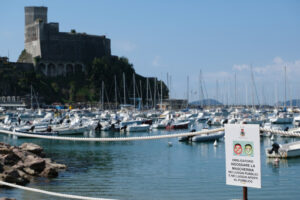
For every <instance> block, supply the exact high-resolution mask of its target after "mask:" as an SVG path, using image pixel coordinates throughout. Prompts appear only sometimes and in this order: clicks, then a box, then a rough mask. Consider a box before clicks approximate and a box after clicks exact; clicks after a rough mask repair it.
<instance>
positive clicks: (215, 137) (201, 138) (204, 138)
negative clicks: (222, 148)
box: [192, 131, 225, 142]
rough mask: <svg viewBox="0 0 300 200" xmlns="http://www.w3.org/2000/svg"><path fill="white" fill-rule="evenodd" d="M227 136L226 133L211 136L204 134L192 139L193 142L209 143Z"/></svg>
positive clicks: (221, 132)
mask: <svg viewBox="0 0 300 200" xmlns="http://www.w3.org/2000/svg"><path fill="white" fill-rule="evenodd" d="M224 135H225V132H224V131H220V132H217V133H211V134H202V135H196V136H194V137H192V141H193V142H209V141H215V140H219V139H221V138H223V137H224Z"/></svg>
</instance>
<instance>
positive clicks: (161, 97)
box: [160, 80, 163, 109]
mask: <svg viewBox="0 0 300 200" xmlns="http://www.w3.org/2000/svg"><path fill="white" fill-rule="evenodd" d="M162 99H163V95H162V80H160V109H162Z"/></svg>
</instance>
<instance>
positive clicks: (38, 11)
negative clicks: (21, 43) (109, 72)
mask: <svg viewBox="0 0 300 200" xmlns="http://www.w3.org/2000/svg"><path fill="white" fill-rule="evenodd" d="M110 46H111V45H110V39H108V38H106V37H105V36H97V35H87V34H85V33H76V32H73V33H66V32H59V24H58V23H47V8H46V7H25V50H26V52H27V53H29V54H30V55H32V61H31V62H32V63H34V62H35V61H34V58H35V57H38V60H39V64H38V68H40V69H42V71H43V72H44V73H45V74H46V75H49V76H52V75H53V76H55V75H61V74H67V73H68V72H75V73H76V72H79V71H80V72H81V71H82V70H84V69H85V67H84V66H85V65H86V64H88V63H90V62H92V61H93V59H94V58H96V57H98V58H101V57H103V56H111V47H110ZM79 66H80V67H79ZM79 68H80V70H79ZM53 70H55V72H54V71H53Z"/></svg>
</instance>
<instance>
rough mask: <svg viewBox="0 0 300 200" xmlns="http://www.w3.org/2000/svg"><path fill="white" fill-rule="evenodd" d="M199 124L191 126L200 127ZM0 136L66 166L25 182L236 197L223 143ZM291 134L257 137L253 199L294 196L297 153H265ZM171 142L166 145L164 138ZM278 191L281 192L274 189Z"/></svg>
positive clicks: (15, 193)
mask: <svg viewBox="0 0 300 200" xmlns="http://www.w3.org/2000/svg"><path fill="white" fill-rule="evenodd" d="M201 126H202V125H201V124H200V125H198V126H196V127H197V130H200V129H201ZM177 132H178V133H179V132H182V130H180V131H174V132H172V131H165V130H153V131H151V132H150V133H130V134H128V133H112V132H101V133H97V132H96V133H95V132H92V133H90V132H87V133H85V136H86V137H94V136H95V137H132V136H142V135H159V134H171V133H177ZM0 140H1V141H4V142H7V143H10V144H13V145H20V144H21V143H23V142H34V143H36V144H38V145H41V146H43V147H44V149H45V151H46V153H47V156H49V157H51V158H53V160H55V161H57V162H61V163H65V164H66V165H67V166H68V169H67V170H66V171H65V172H62V173H60V175H59V177H58V178H55V179H35V182H33V183H31V184H30V185H29V186H30V187H35V188H41V189H46V190H49V191H54V192H62V193H67V194H74V195H84V196H91V197H103V198H115V199H133V200H135V199H138V200H140V199H141V200H152V199H175V200H177V199H189V200H193V199H237V198H240V197H241V188H240V187H234V186H228V185H226V184H225V151H224V150H225V143H224V140H220V141H219V142H218V146H217V147H214V145H213V143H214V142H206V143H193V142H178V140H177V138H173V139H163V140H153V141H127V142H76V141H55V140H41V139H29V138H19V139H13V138H12V137H8V136H4V135H0ZM294 140H297V139H295V138H283V137H280V136H277V137H275V140H274V141H272V140H271V138H270V137H261V161H262V167H261V170H262V189H260V190H258V189H250V190H249V197H251V198H252V199H286V197H287V196H288V197H289V198H291V199H293V198H294V199H297V198H298V196H299V195H300V191H299V190H298V188H297V187H298V186H297V185H299V184H300V182H299V179H298V178H297V177H299V176H298V171H299V169H300V159H297V158H295V159H288V160H285V159H281V160H279V162H278V163H276V162H275V163H274V161H272V160H271V159H267V158H266V156H265V152H264V149H265V148H266V147H269V146H271V145H272V144H273V142H278V143H284V142H286V141H287V142H290V141H294ZM169 142H171V143H172V146H171V147H170V146H169V145H168V144H169ZM279 191H280V192H279ZM0 193H1V195H2V196H8V197H14V198H17V199H25V200H26V199H28V200H29V199H46V200H49V199H53V198H52V197H49V196H45V195H42V194H37V193H31V192H24V191H20V190H15V189H12V190H7V189H5V190H3V189H0Z"/></svg>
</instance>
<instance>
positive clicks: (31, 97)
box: [30, 85, 33, 109]
mask: <svg viewBox="0 0 300 200" xmlns="http://www.w3.org/2000/svg"><path fill="white" fill-rule="evenodd" d="M32 100H33V96H32V85H30V107H31V109H32V108H33V106H32Z"/></svg>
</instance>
